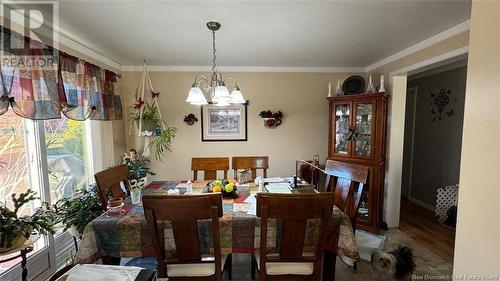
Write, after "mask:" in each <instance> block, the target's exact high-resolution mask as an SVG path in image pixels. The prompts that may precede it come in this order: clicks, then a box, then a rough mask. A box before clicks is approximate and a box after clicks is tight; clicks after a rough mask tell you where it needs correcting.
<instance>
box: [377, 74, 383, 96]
mask: <svg viewBox="0 0 500 281" xmlns="http://www.w3.org/2000/svg"><path fill="white" fill-rule="evenodd" d="M378 92H379V93H384V92H385V88H384V75H380V88H379V89H378Z"/></svg>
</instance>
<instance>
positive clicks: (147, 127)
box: [129, 91, 177, 161]
mask: <svg viewBox="0 0 500 281" xmlns="http://www.w3.org/2000/svg"><path fill="white" fill-rule="evenodd" d="M159 96H160V92H154V91H151V97H152V99H153V102H151V103H148V102H146V101H145V100H144V99H143V98H142V97H139V96H138V93H136V100H135V103H134V105H133V106H132V108H131V109H132V110H131V111H130V113H129V115H130V120H131V121H133V122H135V124H136V125H137V127H138V128H139V127H141V128H140V130H139V136H145V137H154V139H153V140H152V141H151V142H150V143H149V145H148V146H147V148H148V149H149V150H150V151H151V152H152V153H154V155H155V158H156V159H157V160H158V161H161V159H162V156H163V153H165V152H166V151H172V142H173V140H174V138H175V135H176V133H177V128H176V127H172V126H169V125H168V124H167V123H166V122H165V121H164V120H163V119H162V115H161V113H160V108H159V106H158V98H159ZM140 124H142V125H141V126H139V125H140Z"/></svg>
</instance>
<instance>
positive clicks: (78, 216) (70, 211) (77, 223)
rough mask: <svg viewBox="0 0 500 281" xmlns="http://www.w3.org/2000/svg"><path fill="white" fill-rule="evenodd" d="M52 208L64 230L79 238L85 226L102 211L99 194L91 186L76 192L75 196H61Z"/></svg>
mask: <svg viewBox="0 0 500 281" xmlns="http://www.w3.org/2000/svg"><path fill="white" fill-rule="evenodd" d="M54 209H55V210H56V212H57V214H58V222H61V223H62V224H63V225H64V230H68V232H69V233H70V234H71V235H73V236H75V237H77V238H79V237H80V236H81V235H82V234H83V230H84V229H85V226H87V224H88V223H89V222H91V221H93V220H94V219H95V218H97V217H98V216H100V215H101V214H102V213H103V209H102V206H101V204H100V202H99V196H98V195H97V192H96V191H95V187H94V186H92V187H90V188H89V189H88V190H85V189H84V190H81V191H78V192H77V193H76V197H75V198H62V199H60V200H58V201H57V202H56V203H55V205H54Z"/></svg>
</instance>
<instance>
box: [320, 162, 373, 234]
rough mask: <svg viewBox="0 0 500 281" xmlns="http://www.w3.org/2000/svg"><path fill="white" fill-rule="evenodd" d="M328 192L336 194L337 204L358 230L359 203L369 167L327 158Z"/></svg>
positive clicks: (326, 185)
mask: <svg viewBox="0 0 500 281" xmlns="http://www.w3.org/2000/svg"><path fill="white" fill-rule="evenodd" d="M325 173H326V182H325V188H326V191H327V192H333V193H334V194H335V206H337V207H338V208H339V209H341V210H343V211H344V212H345V213H346V214H347V216H349V219H350V220H351V224H352V228H353V230H356V221H357V217H358V210H359V203H360V201H361V195H362V193H363V188H364V185H365V184H366V183H367V180H368V167H365V166H361V165H355V164H350V163H344V162H339V161H334V160H327V161H326V165H325Z"/></svg>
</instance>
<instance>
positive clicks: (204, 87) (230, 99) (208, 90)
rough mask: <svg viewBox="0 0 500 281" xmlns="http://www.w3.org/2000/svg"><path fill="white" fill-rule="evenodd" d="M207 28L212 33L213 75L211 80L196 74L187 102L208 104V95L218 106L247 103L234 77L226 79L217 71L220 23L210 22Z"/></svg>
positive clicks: (201, 74)
mask: <svg viewBox="0 0 500 281" xmlns="http://www.w3.org/2000/svg"><path fill="white" fill-rule="evenodd" d="M207 27H208V29H209V30H210V31H212V74H211V75H210V79H208V77H207V76H205V75H204V74H203V73H198V74H196V76H195V78H194V83H193V85H192V86H191V90H189V94H188V97H187V99H186V102H188V103H190V104H193V105H203V104H207V103H208V102H207V99H206V98H205V94H206V95H209V96H210V101H211V102H212V103H213V104H215V105H216V106H226V105H230V104H237V103H240V104H241V103H245V102H246V100H245V99H244V98H243V94H242V93H241V91H240V87H239V86H238V82H237V81H236V80H235V79H234V78H232V77H226V78H225V79H224V78H223V77H222V74H221V73H220V72H218V71H217V64H216V62H215V60H216V59H217V56H216V49H215V32H216V31H217V30H219V29H220V27H221V25H220V23H218V22H215V21H209V22H207ZM229 81H232V82H233V84H234V87H233V90H232V92H231V94H229V90H228V89H227V88H226V82H229Z"/></svg>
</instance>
